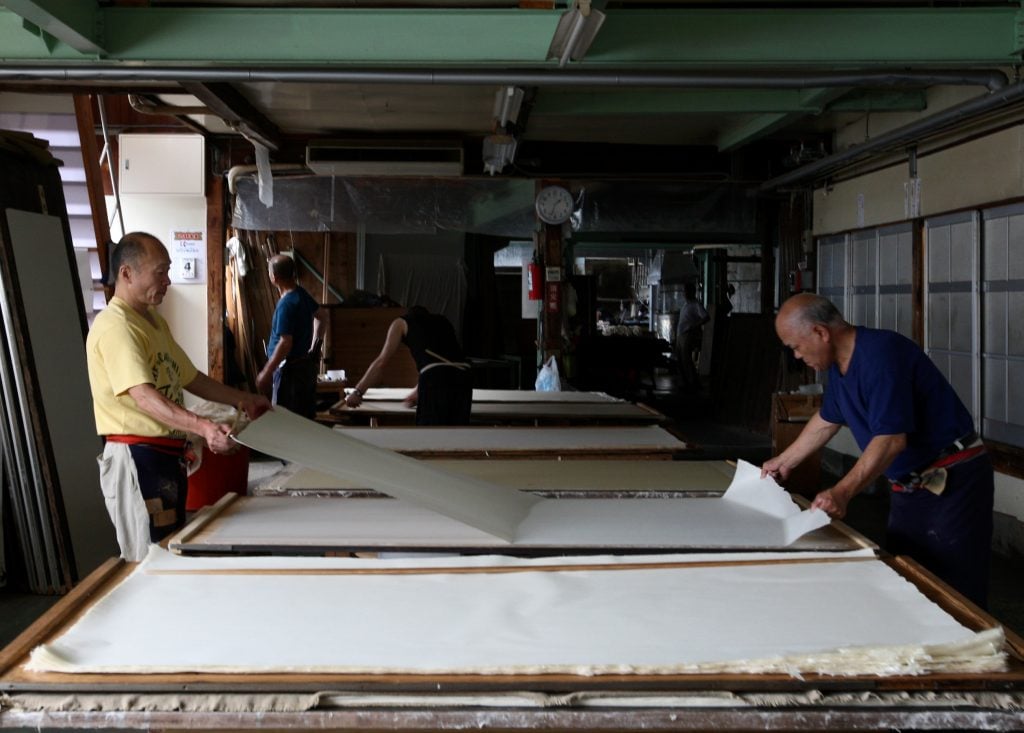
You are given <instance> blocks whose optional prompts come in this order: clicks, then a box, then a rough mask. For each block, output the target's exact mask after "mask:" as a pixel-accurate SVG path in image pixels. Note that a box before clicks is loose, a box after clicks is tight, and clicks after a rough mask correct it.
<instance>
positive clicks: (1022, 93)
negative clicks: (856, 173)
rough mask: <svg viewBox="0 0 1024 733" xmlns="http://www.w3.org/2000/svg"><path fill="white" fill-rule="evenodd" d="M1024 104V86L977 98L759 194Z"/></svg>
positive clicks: (811, 166) (781, 179)
mask: <svg viewBox="0 0 1024 733" xmlns="http://www.w3.org/2000/svg"><path fill="white" fill-rule="evenodd" d="M1021 101H1024V82H1020V83H1017V84H1013V85H1012V86H1008V87H1004V88H1003V89H1000V90H998V91H995V92H990V93H988V94H985V95H982V96H980V97H974V98H973V99H969V100H967V101H966V102H962V103H960V104H957V105H954V106H953V107H949V108H947V109H944V110H942V111H941V112H937V113H936V114H934V115H931V116H929V117H926V118H924V119H922V120H918V121H916V122H911V123H910V124H909V125H904V126H903V127H897V128H895V129H893V130H890V131H888V132H886V133H883V134H881V135H878V136H877V137H873V138H871V140H868V141H867V142H864V143H861V144H860V145H855V146H853V147H851V148H847V149H846V150H844V151H842V152H840V153H835V154H833V155H829V156H827V157H824V158H821V159H819V160H816V161H814V162H813V163H808V164H807V165H805V166H802V167H800V168H797V169H796V170H793V171H790V172H789V173H784V174H783V175H781V176H776V177H775V178H772V179H769V180H767V181H765V182H764V183H762V184H761V186H760V190H762V191H771V190H775V189H779V188H783V187H785V186H791V185H794V184H798V183H804V182H806V181H813V180H820V179H822V178H826V177H827V176H828V175H830V174H832V173H835V172H836V171H837V170H840V169H841V168H844V167H846V166H848V165H852V164H853V163H855V162H857V161H859V160H861V159H863V158H867V157H869V156H871V155H874V154H875V153H882V152H886V151H889V150H897V149H900V148H903V147H906V146H907V145H909V144H911V143H915V142H917V141H919V140H920V139H921V138H923V137H927V136H928V135H932V134H934V133H937V132H940V131H941V130H943V129H945V128H948V127H951V126H953V125H956V124H958V123H961V122H964V121H966V120H971V119H974V118H977V117H980V116H982V115H985V114H988V113H990V112H995V111H997V110H999V109H1001V108H1003V107H1009V106H1010V105H1013V104H1016V103H1019V102H1021Z"/></svg>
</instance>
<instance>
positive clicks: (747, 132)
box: [715, 112, 799, 153]
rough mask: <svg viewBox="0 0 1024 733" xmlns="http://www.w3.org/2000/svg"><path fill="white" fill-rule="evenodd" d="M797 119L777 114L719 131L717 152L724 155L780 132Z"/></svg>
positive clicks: (797, 116) (789, 115)
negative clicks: (777, 131)
mask: <svg viewBox="0 0 1024 733" xmlns="http://www.w3.org/2000/svg"><path fill="white" fill-rule="evenodd" d="M797 118H799V115H793V114H785V113H778V112H775V113H771V114H764V115H758V116H757V117H755V118H754V119H752V120H747V121H746V122H742V123H740V124H736V125H733V126H731V127H728V128H726V129H724V130H721V131H720V132H719V133H718V140H717V141H716V143H715V144H716V145H717V146H718V151H719V152H720V153H724V152H726V151H728V150H733V149H735V148H738V147H740V146H742V145H744V144H746V143H748V142H752V141H753V140H756V139H757V138H759V137H764V136H765V135H770V134H771V133H773V132H775V131H776V130H781V129H782V128H783V127H786V126H787V125H789V124H791V123H792V122H793V120H794V119H797Z"/></svg>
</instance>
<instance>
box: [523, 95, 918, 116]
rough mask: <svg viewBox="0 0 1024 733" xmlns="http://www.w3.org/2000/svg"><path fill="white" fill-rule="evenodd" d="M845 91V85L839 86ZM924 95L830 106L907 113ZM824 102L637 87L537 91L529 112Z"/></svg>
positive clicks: (725, 110) (815, 110)
mask: <svg viewBox="0 0 1024 733" xmlns="http://www.w3.org/2000/svg"><path fill="white" fill-rule="evenodd" d="M838 91H840V92H843V93H845V92H848V91H849V90H848V89H839V90H838ZM925 106H926V105H925V94H924V92H923V91H918V90H909V91H908V90H879V91H865V92H863V93H856V94H855V96H851V98H850V99H849V100H848V99H847V98H846V97H843V98H842V99H839V100H837V101H835V102H833V103H831V104H828V109H829V110H831V111H835V110H837V109H842V110H843V111H849V112H857V111H862V112H863V111H873V112H887V111H888V112H893V111H899V112H905V111H919V110H922V109H924V108H925ZM822 107H823V105H822V103H821V102H820V101H816V99H815V98H813V97H810V96H808V94H807V93H806V92H805V91H800V90H788V89H747V90H720V89H679V90H671V89H654V90H649V89H640V90H636V91H622V90H618V89H614V90H601V91H594V92H562V91H558V90H555V89H541V90H540V91H539V92H538V94H537V99H536V101H535V102H534V105H533V109H532V114H535V115H544V116H548V117H554V116H559V115H568V116H580V115H608V114H612V115H644V116H649V115H657V114H730V113H738V114H773V113H790V112H798V113H800V114H819V113H820V112H821V111H822Z"/></svg>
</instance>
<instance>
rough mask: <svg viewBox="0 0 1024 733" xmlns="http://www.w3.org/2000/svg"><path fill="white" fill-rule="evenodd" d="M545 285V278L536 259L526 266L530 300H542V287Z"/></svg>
mask: <svg viewBox="0 0 1024 733" xmlns="http://www.w3.org/2000/svg"><path fill="white" fill-rule="evenodd" d="M543 284H544V277H543V276H542V275H541V271H540V263H539V262H537V258H536V257H534V258H533V261H532V262H531V263H530V264H528V265H527V266H526V289H527V290H528V291H529V298H530V300H540V299H541V294H540V291H541V287H542V286H543Z"/></svg>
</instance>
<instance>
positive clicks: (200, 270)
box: [167, 227, 206, 285]
mask: <svg viewBox="0 0 1024 733" xmlns="http://www.w3.org/2000/svg"><path fill="white" fill-rule="evenodd" d="M167 242H168V246H167V249H168V254H170V256H171V271H170V273H169V274H170V277H171V282H172V283H180V284H186V285H198V284H200V283H204V282H206V231H205V230H203V229H188V228H178V227H174V228H172V229H171V236H170V237H168V239H167Z"/></svg>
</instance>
